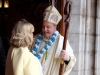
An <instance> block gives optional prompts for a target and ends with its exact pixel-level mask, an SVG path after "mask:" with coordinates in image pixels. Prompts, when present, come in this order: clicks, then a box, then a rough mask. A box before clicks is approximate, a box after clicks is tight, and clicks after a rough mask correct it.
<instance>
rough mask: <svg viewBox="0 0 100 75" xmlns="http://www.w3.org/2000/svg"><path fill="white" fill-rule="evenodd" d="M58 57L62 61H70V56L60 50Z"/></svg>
mask: <svg viewBox="0 0 100 75" xmlns="http://www.w3.org/2000/svg"><path fill="white" fill-rule="evenodd" d="M60 57H61V58H62V59H63V60H64V61H70V56H69V54H68V53H67V52H66V50H61V53H60Z"/></svg>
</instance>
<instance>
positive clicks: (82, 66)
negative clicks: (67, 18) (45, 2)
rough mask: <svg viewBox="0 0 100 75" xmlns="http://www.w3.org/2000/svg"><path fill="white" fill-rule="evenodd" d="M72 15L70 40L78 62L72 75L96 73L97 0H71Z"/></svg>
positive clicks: (91, 74)
mask: <svg viewBox="0 0 100 75" xmlns="http://www.w3.org/2000/svg"><path fill="white" fill-rule="evenodd" d="M70 1H71V2H72V15H71V23H70V27H69V35H68V37H69V38H68V39H69V42H70V44H71V46H72V48H73V50H74V53H75V56H76V58H77V63H76V65H75V67H74V68H73V71H72V72H71V74H70V75H94V66H95V63H94V61H95V31H96V19H95V16H96V15H95V10H96V5H95V4H96V0H70Z"/></svg>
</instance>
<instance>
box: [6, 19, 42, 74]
mask: <svg viewBox="0 0 100 75" xmlns="http://www.w3.org/2000/svg"><path fill="white" fill-rule="evenodd" d="M33 32H34V26H33V25H32V24H31V23H29V22H28V21H26V20H25V19H22V20H20V21H18V23H17V24H16V25H15V27H14V28H13V30H12V36H11V39H10V44H11V47H10V48H9V52H8V55H7V60H6V72H5V75H42V68H41V65H40V62H39V60H38V59H37V57H35V56H33V54H32V53H31V52H30V50H29V49H28V46H29V45H31V44H32V42H33Z"/></svg>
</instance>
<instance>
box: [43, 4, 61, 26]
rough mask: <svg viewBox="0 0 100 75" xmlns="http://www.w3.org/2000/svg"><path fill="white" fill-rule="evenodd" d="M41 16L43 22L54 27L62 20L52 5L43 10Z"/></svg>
mask: <svg viewBox="0 0 100 75" xmlns="http://www.w3.org/2000/svg"><path fill="white" fill-rule="evenodd" d="M43 16H44V18H43V20H45V21H48V22H50V23H53V24H55V25H57V24H58V23H59V21H60V20H61V19H62V16H61V15H60V13H59V12H58V10H57V9H56V8H55V7H54V6H53V5H51V6H49V7H47V8H46V9H45V11H44V13H43Z"/></svg>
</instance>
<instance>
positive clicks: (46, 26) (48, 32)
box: [42, 21, 56, 38]
mask: <svg viewBox="0 0 100 75" xmlns="http://www.w3.org/2000/svg"><path fill="white" fill-rule="evenodd" d="M55 30H56V26H55V25H53V24H52V23H50V22H47V21H43V26H42V31H43V35H44V37H46V38H50V37H51V36H52V34H53V33H54V32H55Z"/></svg>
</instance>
